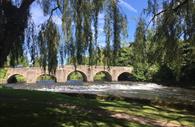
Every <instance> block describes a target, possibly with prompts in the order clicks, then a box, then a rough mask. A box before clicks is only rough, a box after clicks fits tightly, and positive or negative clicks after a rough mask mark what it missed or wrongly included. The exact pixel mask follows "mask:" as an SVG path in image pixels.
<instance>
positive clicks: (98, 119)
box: [0, 89, 195, 127]
mask: <svg viewBox="0 0 195 127" xmlns="http://www.w3.org/2000/svg"><path fill="white" fill-rule="evenodd" d="M173 125H174V126H178V127H179V126H187V127H188V126H189V127H194V126H195V113H194V112H189V111H187V110H178V109H174V108H168V107H162V106H158V105H152V104H145V103H142V102H137V101H124V100H117V99H105V98H100V97H96V98H88V97H84V96H82V95H81V96H79V95H77V96H73V95H72V96H71V95H69V96H67V95H64V94H59V93H49V92H35V91H24V90H12V89H0V126H1V127H10V126H19V127H27V126H28V127H38V126H47V127H63V126H64V127H66V126H90V127H91V126H102V127H104V126H107V127H115V126H119V127H120V126H121V127H128V126H129V127H150V126H162V127H164V126H168V127H169V126H170V127H171V126H173Z"/></svg>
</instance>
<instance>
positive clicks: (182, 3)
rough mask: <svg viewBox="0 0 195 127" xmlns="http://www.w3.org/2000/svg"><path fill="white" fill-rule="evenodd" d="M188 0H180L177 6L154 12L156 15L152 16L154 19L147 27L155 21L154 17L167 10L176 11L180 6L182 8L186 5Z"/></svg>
mask: <svg viewBox="0 0 195 127" xmlns="http://www.w3.org/2000/svg"><path fill="white" fill-rule="evenodd" d="M187 2H188V0H183V1H182V2H180V3H179V4H178V5H177V6H176V7H174V8H173V7H171V8H167V9H164V10H162V11H160V12H158V13H156V14H154V16H153V17H152V19H151V20H150V21H149V23H148V25H147V28H148V27H149V25H150V24H151V23H152V21H154V19H155V18H156V17H157V16H159V15H160V14H162V13H165V12H167V11H174V12H177V11H178V9H179V8H181V7H182V6H184V5H185V4H187Z"/></svg>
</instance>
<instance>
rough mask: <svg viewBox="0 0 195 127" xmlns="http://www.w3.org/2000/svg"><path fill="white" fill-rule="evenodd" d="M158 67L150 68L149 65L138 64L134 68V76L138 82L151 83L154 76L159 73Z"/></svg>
mask: <svg viewBox="0 0 195 127" xmlns="http://www.w3.org/2000/svg"><path fill="white" fill-rule="evenodd" d="M157 70H158V66H156V65H153V66H148V64H142V63H140V64H139V63H138V64H137V65H136V66H134V71H133V76H134V77H135V80H136V81H151V80H152V77H153V75H154V74H155V73H156V72H157Z"/></svg>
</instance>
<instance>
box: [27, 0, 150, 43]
mask: <svg viewBox="0 0 195 127" xmlns="http://www.w3.org/2000/svg"><path fill="white" fill-rule="evenodd" d="M146 6H147V0H119V7H120V11H121V12H122V13H123V14H125V15H126V16H127V20H128V37H127V38H126V39H124V40H122V41H124V42H126V43H129V42H132V41H133V40H134V34H135V29H136V24H137V22H138V19H139V17H140V15H141V13H142V11H143V9H144V8H146ZM31 15H32V19H33V20H34V22H35V24H36V25H37V26H38V25H40V24H42V23H44V22H45V21H46V20H47V19H48V16H43V12H42V9H41V8H40V6H38V5H37V4H33V5H32V7H31ZM53 20H54V21H55V23H56V24H57V25H58V26H59V27H60V26H61V24H62V21H61V18H60V17H58V16H55V15H54V16H53ZM98 26H99V28H98V29H99V38H98V41H99V42H105V36H104V35H105V34H104V32H103V26H104V14H100V15H99V24H98ZM92 29H93V28H92ZM101 45H104V44H103V43H101Z"/></svg>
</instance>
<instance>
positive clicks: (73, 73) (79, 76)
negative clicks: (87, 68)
mask: <svg viewBox="0 0 195 127" xmlns="http://www.w3.org/2000/svg"><path fill="white" fill-rule="evenodd" d="M74 76H75V77H74ZM76 78H77V79H76ZM67 80H82V81H84V82H87V81H88V78H87V75H86V74H85V72H83V71H80V70H76V71H71V72H70V73H68V74H67Z"/></svg>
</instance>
